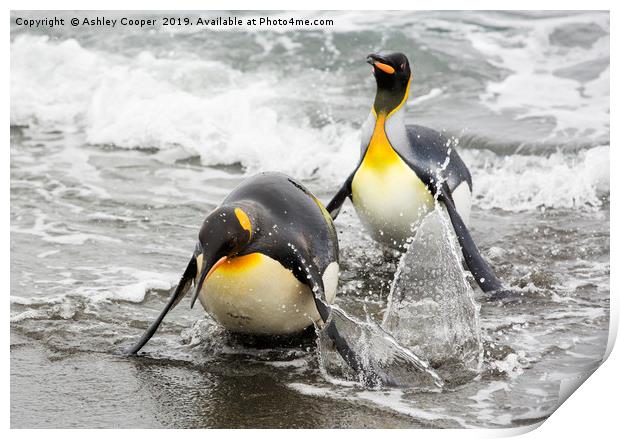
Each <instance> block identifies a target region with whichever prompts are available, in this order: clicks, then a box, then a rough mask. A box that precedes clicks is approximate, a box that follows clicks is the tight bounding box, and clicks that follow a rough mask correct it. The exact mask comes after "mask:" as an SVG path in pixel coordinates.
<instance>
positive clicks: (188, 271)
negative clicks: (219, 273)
mask: <svg viewBox="0 0 620 439" xmlns="http://www.w3.org/2000/svg"><path fill="white" fill-rule="evenodd" d="M197 271H198V264H197V263H196V256H195V255H193V256H192V258H191V259H190V261H189V264H187V268H185V272H184V273H183V275H182V276H181V280H179V284H178V285H177V287H176V288H175V290H174V292H173V293H172V295H171V296H170V298H169V299H168V303H166V306H165V307H164V309H163V310H162V311H161V312H160V313H159V316H158V317H157V319H155V321H154V322H153V323H151V325H150V326H149V327H148V329H147V330H146V331H144V334H142V337H140V340H138V342H137V343H136V344H135V345H133V346H132V347H131V348H129V349H127V350H125V354H127V355H134V354H137V353H138V351H139V350H140V349H142V347H143V346H144V345H145V344H146V343H147V342H148V341H149V340H150V339H151V337H152V336H153V334H155V331H157V328H159V325H160V324H161V322H162V321H163V320H164V317H166V314H168V312H169V311H170V310H172V309H173V308H174V307H175V306H176V305H177V304H178V303H179V301H180V300H181V299H182V298H183V296H185V294H187V292H188V291H189V290H190V288H191V286H192V282H193V280H194V278H195V277H196V273H197Z"/></svg>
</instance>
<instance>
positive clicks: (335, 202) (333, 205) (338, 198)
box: [327, 168, 357, 220]
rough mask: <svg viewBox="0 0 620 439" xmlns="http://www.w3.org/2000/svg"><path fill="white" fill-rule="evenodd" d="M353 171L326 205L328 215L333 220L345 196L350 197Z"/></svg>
mask: <svg viewBox="0 0 620 439" xmlns="http://www.w3.org/2000/svg"><path fill="white" fill-rule="evenodd" d="M356 171H357V168H356V169H355V171H353V172H352V173H351V175H349V177H347V179H346V180H345V182H344V184H343V185H342V187H341V188H340V189H339V190H338V192H336V195H334V197H333V198H332V200H331V201H330V202H329V204H328V205H327V211H328V212H329V215H330V216H331V217H332V220H335V219H336V218H337V217H338V214H339V213H340V209H341V208H342V204H343V203H344V201H345V200H346V199H347V197H349V198H350V197H351V182H352V181H353V176H354V175H355V172H356Z"/></svg>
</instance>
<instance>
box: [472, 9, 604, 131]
mask: <svg viewBox="0 0 620 439" xmlns="http://www.w3.org/2000/svg"><path fill="white" fill-rule="evenodd" d="M583 23H589V24H591V25H593V26H596V27H597V29H600V35H596V33H595V32H592V30H591V29H589V30H588V31H585V32H583V33H582V35H581V36H582V37H583V38H584V40H585V39H587V40H588V41H584V42H583V44H579V43H576V44H575V43H572V44H571V43H570V42H567V43H565V44H566V45H565V44H562V42H559V43H558V42H555V41H554V40H553V38H552V35H553V33H554V32H557V31H562V29H563V26H566V25H572V28H571V29H572V31H571V32H572V33H573V34H576V35H575V36H574V37H573V38H577V39H578V38H579V37H580V35H579V33H580V29H579V27H578V25H579V24H583ZM494 24H495V25H497V26H507V27H515V26H519V27H518V29H519V32H514V33H508V32H485V31H481V30H478V31H472V32H469V33H468V34H467V36H468V39H469V40H470V41H471V43H472V44H473V46H474V48H476V49H477V50H479V51H480V52H481V53H482V54H484V55H485V56H486V59H487V61H488V62H489V63H491V64H493V65H495V66H497V67H499V68H502V69H507V70H508V71H509V74H508V75H507V76H506V77H505V78H504V79H502V80H500V81H491V82H489V83H488V84H487V87H486V91H485V92H484V93H483V94H482V95H481V96H480V98H481V101H482V102H483V103H484V104H486V105H487V106H488V107H489V108H491V109H492V110H494V111H497V112H503V111H513V112H516V113H517V114H519V116H518V119H519V118H531V117H541V118H546V117H551V118H553V119H554V120H555V128H554V130H553V131H552V133H551V134H550V136H549V139H555V140H562V139H565V138H570V137H571V136H574V135H575V134H588V133H590V134H591V133H593V132H594V133H599V136H598V138H599V140H600V141H605V139H606V138H608V137H609V65H608V63H607V62H606V61H605V60H608V59H609V35H608V32H609V15H607V14H600V13H590V14H586V15H580V16H572V15H569V16H561V17H550V18H545V19H531V18H530V19H526V18H523V19H521V20H515V17H511V19H510V20H507V19H505V18H495V21H494ZM590 35H594V36H595V38H594V41H590V38H591V37H590ZM584 63H589V65H590V67H591V68H593V66H594V65H596V64H597V63H598V64H600V65H601V66H605V64H607V67H602V69H601V71H600V72H599V73H598V74H597V75H595V77H593V78H592V77H591V76H592V71H591V70H590V71H589V73H588V75H585V76H584V75H583V74H580V72H581V71H582V67H583V65H584ZM541 140H545V139H541Z"/></svg>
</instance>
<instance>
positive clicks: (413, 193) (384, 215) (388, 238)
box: [352, 162, 434, 246]
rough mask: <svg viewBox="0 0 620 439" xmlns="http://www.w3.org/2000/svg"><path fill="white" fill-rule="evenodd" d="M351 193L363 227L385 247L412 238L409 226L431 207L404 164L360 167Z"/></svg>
mask: <svg viewBox="0 0 620 439" xmlns="http://www.w3.org/2000/svg"><path fill="white" fill-rule="evenodd" d="M352 192H353V204H354V205H355V208H356V210H357V213H358V215H359V217H360V219H361V221H362V223H363V224H364V226H365V227H366V228H367V229H368V230H369V231H370V233H371V234H372V235H373V236H374V238H375V239H376V240H378V241H380V242H383V243H385V244H388V245H396V246H398V245H400V244H402V243H403V242H404V241H405V240H406V239H407V238H408V237H409V236H411V235H412V230H411V226H412V224H413V223H415V222H416V221H418V219H419V218H420V217H422V216H424V215H425V214H426V213H428V212H430V211H431V210H432V209H433V206H434V199H433V196H432V195H431V193H430V192H429V190H428V189H427V188H426V186H425V185H424V183H423V182H422V181H421V180H420V179H419V178H418V177H417V176H416V174H415V173H414V172H413V171H412V170H411V168H409V167H408V166H407V165H406V164H405V163H404V162H403V163H402V164H396V165H393V166H390V167H386V168H383V169H380V170H378V169H372V168H371V167H363V166H362V167H360V169H359V170H358V172H357V173H356V174H355V177H354V179H353V182H352Z"/></svg>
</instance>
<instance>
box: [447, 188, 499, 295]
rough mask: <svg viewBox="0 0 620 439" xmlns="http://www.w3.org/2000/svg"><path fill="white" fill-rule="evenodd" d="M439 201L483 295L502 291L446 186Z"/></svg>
mask: <svg viewBox="0 0 620 439" xmlns="http://www.w3.org/2000/svg"><path fill="white" fill-rule="evenodd" d="M439 199H440V200H441V201H442V202H443V204H444V206H446V210H447V211H448V215H449V216H450V221H451V222H452V227H454V231H455V232H456V237H457V239H458V241H459V245H460V246H461V250H462V252H463V257H464V258H465V263H466V264H467V267H468V268H469V271H470V272H471V274H472V275H473V276H474V279H476V283H477V284H478V285H479V286H480V289H482V291H484V292H485V293H489V292H495V291H500V290H504V287H503V286H502V283H501V281H500V280H499V279H498V278H497V276H495V273H494V272H493V270H492V269H491V267H490V266H489V264H488V263H487V261H485V260H484V258H483V257H482V255H481V254H480V251H479V250H478V247H477V246H476V243H475V242H474V240H473V238H472V237H471V235H470V234H469V230H467V226H465V223H464V222H463V219H462V218H461V215H459V213H458V212H457V210H456V206H455V205H454V201H453V200H452V194H451V193H450V189H449V188H448V186H447V185H446V184H444V185H443V186H442V190H441V193H440V195H439Z"/></svg>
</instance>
